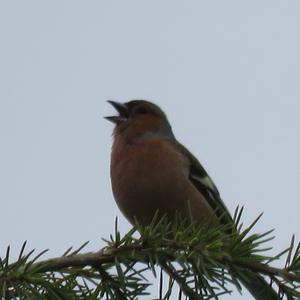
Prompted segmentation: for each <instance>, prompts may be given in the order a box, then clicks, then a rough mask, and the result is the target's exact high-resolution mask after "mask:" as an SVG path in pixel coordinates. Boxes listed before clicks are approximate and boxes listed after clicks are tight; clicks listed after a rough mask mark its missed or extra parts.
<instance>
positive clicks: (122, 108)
mask: <svg viewBox="0 0 300 300" xmlns="http://www.w3.org/2000/svg"><path fill="white" fill-rule="evenodd" d="M107 102H108V103H109V104H111V105H112V106H113V107H114V108H115V109H116V111H117V112H118V113H119V114H120V115H119V116H111V117H104V119H106V120H108V121H110V122H112V123H114V124H117V125H118V124H120V123H123V122H126V121H127V119H128V117H129V111H128V108H127V106H126V104H123V103H119V102H116V101H112V100H107Z"/></svg>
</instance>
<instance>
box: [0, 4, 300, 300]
mask: <svg viewBox="0 0 300 300" xmlns="http://www.w3.org/2000/svg"><path fill="white" fill-rule="evenodd" d="M299 36H300V2H299V1H298V0H297V1H296V0H295V1H276V0H272V1H271V0H269V1H256V0H255V1H247V2H246V1H185V2H184V1H174V0H172V1H137V0H136V1H77V0H76V1H74V0H73V1H51V2H50V1H48V2H45V1H29V0H27V1H1V2H0V43H1V45H0V85H1V88H0V137H1V147H0V182H1V188H0V197H1V218H0V237H1V239H0V253H1V254H3V253H4V251H5V249H6V247H7V245H8V244H10V245H11V246H12V250H13V253H14V254H16V253H17V251H19V250H20V246H21V244H22V242H23V241H24V240H25V239H26V240H28V244H29V247H30V248H36V249H37V250H43V249H45V248H50V249H51V252H50V253H49V254H48V255H50V256H55V255H59V254H62V253H63V251H64V250H66V249H67V248H68V247H69V246H70V245H74V246H79V245H80V244H82V243H83V242H84V241H86V240H90V241H91V243H90V245H89V247H88V248H87V249H89V250H96V249H97V248H98V247H100V246H101V245H103V243H102V241H101V239H100V238H101V237H107V236H108V235H109V234H110V233H111V232H112V231H113V226H114V218H115V216H116V215H118V216H119V223H120V227H121V230H122V232H126V230H128V229H129V228H130V226H129V224H128V223H127V222H126V220H124V218H123V217H122V215H121V214H120V212H119V210H118V208H117V207H116V205H115V203H114V200H113V198H112V195H111V189H110V180H109V156H110V147H111V131H112V125H111V124H109V123H108V122H107V121H105V120H104V119H103V118H102V117H103V116H104V115H109V114H111V113H112V111H113V110H112V108H110V107H109V105H108V104H107V103H106V102H105V100H107V99H114V100H118V101H127V100H129V99H133V98H144V99H147V100H152V101H154V102H155V103H157V104H158V105H160V106H161V107H162V108H163V109H164V110H165V111H166V113H167V115H168V117H169V119H170V122H171V123H172V126H173V129H174V131H175V134H176V136H177V138H178V139H179V140H180V141H181V142H183V143H184V144H185V145H186V146H187V147H188V148H189V149H190V150H191V151H192V152H193V153H194V154H195V155H196V156H197V157H198V158H199V159H200V160H201V161H202V162H203V164H204V166H205V167H206V169H207V171H208V172H209V173H210V175H211V177H212V178H213V179H214V181H215V182H216V184H217V186H218V187H219V190H220V191H221V194H222V196H223V199H224V201H225V203H226V204H227V205H228V207H229V209H230V210H231V211H233V210H234V209H235V207H236V206H237V205H238V204H240V205H245V207H246V208H245V215H244V220H245V223H249V222H250V221H252V220H253V219H254V218H255V217H256V216H257V215H258V214H259V213H260V212H262V211H264V212H265V214H264V216H263V218H262V220H261V222H260V223H259V224H258V225H257V227H256V230H257V231H265V230H268V229H270V228H276V232H275V233H276V237H277V238H276V240H275V241H274V242H273V245H274V247H275V252H279V251H280V250H282V249H283V248H284V247H286V246H287V245H288V241H289V239H290V237H291V235H292V233H295V234H296V236H297V237H298V239H299V238H300V230H299V210H300V204H299V203H300V202H299V197H300V191H299V186H300V142H299V132H300V82H299V81H300V55H299V53H300V39H299ZM273 253H274V252H273ZM235 295H236V296H235V297H236V299H250V296H249V295H248V296H247V294H246V293H245V296H244V297H240V296H239V295H238V294H235ZM235 297H233V298H235ZM233 298H232V297H223V299H233Z"/></svg>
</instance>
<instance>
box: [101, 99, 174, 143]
mask: <svg viewBox="0 0 300 300" xmlns="http://www.w3.org/2000/svg"><path fill="white" fill-rule="evenodd" d="M108 103H110V104H111V105H112V106H113V107H114V108H115V109H116V111H117V112H118V113H119V115H117V116H110V117H105V119H107V120H108V121H110V122H112V123H114V124H115V125H116V126H115V129H114V135H115V137H118V136H119V135H122V136H123V137H125V138H126V140H127V142H129V143H131V142H132V143H135V142H140V141H143V140H146V139H153V138H167V139H172V138H174V135H173V132H172V128H171V125H170V123H169V121H168V119H167V117H166V115H165V113H164V112H163V111H162V110H161V109H160V108H159V107H158V106H157V105H156V104H154V103H151V102H149V101H145V100H132V101H129V102H125V103H119V102H115V101H111V100H108Z"/></svg>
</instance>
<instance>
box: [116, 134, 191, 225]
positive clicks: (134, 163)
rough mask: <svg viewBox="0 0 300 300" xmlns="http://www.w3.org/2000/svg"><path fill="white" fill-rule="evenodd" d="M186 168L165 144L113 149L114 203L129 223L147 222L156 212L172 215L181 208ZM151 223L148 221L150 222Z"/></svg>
mask: <svg viewBox="0 0 300 300" xmlns="http://www.w3.org/2000/svg"><path fill="white" fill-rule="evenodd" d="M187 172H188V164H187V162H186V160H185V158H184V157H183V156H182V155H181V154H180V153H179V152H177V151H174V148H173V147H172V145H171V144H170V143H169V142H168V141H163V142H162V141H158V140H153V141H147V142H144V143H139V144H131V145H126V146H124V145H123V147H113V151H112V158H111V180H112V189H113V193H114V197H115V200H116V202H117V204H118V206H119V208H120V209H121V211H122V212H123V213H124V215H125V216H126V217H127V219H128V220H129V221H131V222H133V221H134V218H137V219H138V220H139V221H141V222H148V221H149V219H152V217H153V216H154V214H155V213H156V211H159V213H161V214H169V213H174V210H177V209H181V207H180V206H182V205H183V199H182V198H183V197H184V194H185V192H184V189H185V188H186V187H185V186H184V184H182V183H183V182H184V180H186V179H187ZM150 221H151V220H150Z"/></svg>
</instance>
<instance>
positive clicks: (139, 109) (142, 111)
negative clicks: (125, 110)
mask: <svg viewBox="0 0 300 300" xmlns="http://www.w3.org/2000/svg"><path fill="white" fill-rule="evenodd" d="M147 113H148V110H147V109H146V108H145V107H143V106H140V107H137V108H136V110H135V111H134V115H144V114H147Z"/></svg>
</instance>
